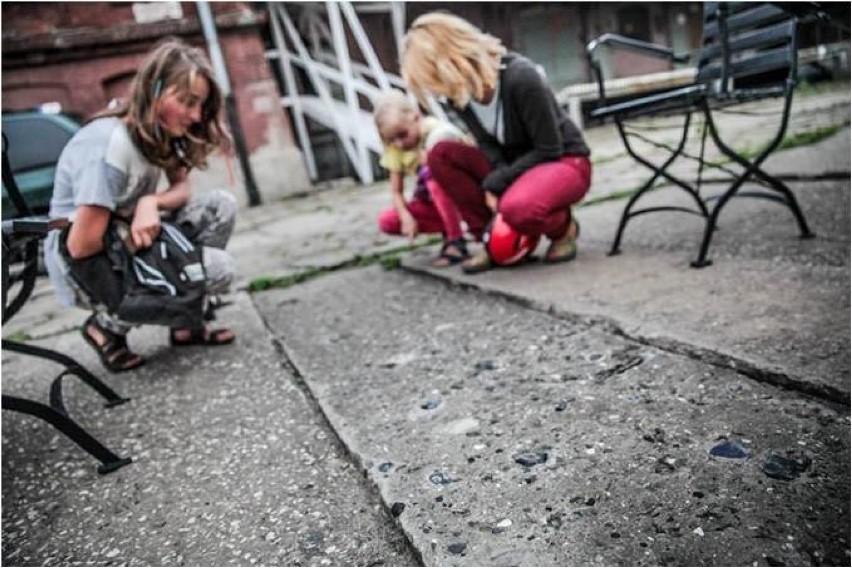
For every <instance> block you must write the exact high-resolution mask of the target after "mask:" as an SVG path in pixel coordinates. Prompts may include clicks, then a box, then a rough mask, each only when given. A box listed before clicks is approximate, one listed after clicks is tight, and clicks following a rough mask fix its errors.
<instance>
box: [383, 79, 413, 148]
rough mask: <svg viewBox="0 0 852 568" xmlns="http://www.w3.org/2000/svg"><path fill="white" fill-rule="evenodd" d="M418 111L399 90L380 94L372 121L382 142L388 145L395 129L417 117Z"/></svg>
mask: <svg viewBox="0 0 852 568" xmlns="http://www.w3.org/2000/svg"><path fill="white" fill-rule="evenodd" d="M418 112H419V109H418V108H417V105H415V104H414V103H413V102H411V100H409V98H408V97H406V96H405V94H404V93H403V92H402V91H400V90H399V89H391V90H389V91H385V92H384V93H382V94H381V95H380V96H379V97H378V98H377V99H376V103H375V106H374V108H373V120H374V121H375V122H376V129H377V130H378V131H379V137H380V138H381V139H382V142H383V143H385V144H389V143H390V140H391V138H392V137H393V134H394V129H395V128H397V127H398V126H399V125H400V123H402V122H403V121H408V120H410V119H412V118H413V117H414V116H416V115H417V113H418Z"/></svg>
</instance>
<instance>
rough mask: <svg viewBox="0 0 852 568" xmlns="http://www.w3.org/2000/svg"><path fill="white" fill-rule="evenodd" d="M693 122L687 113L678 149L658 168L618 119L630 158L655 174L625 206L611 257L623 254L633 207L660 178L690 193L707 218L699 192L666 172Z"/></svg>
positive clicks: (675, 157) (681, 148) (622, 138)
mask: <svg viewBox="0 0 852 568" xmlns="http://www.w3.org/2000/svg"><path fill="white" fill-rule="evenodd" d="M691 120H692V113H687V115H686V117H685V118H684V121H683V131H682V133H681V137H680V142H679V143H678V146H677V148H675V149H674V150H672V153H671V155H670V156H669V157H668V158H667V159H666V160H665V161H664V162H663V163H662V164H660V165H659V166H658V165H656V164H653V163H651V162H650V161H648V160H646V159H644V158H643V157H642V156H640V155H639V154H638V153H637V152H636V151H635V150H634V148H633V146H632V145H631V144H630V137H629V134H628V133H627V131H626V130H625V127H624V123H623V122H622V120H621V119H616V125H617V126H618V133H619V135H620V136H621V141H622V142H623V143H624V148H625V149H626V150H627V153H628V154H630V156H631V157H632V158H633V159H634V160H636V161H637V162H639V163H640V164H642V165H643V166H645V167H646V168H648V169H650V170H651V171H652V172H654V174H653V175H652V176H651V177H650V178H649V179H648V181H646V182H645V183H644V184H643V185H642V187H641V188H639V189H638V190H636V192H634V193H633V195H632V196H631V197H630V200H629V201H628V202H627V205H625V206H624V210H623V211H622V212H621V220H620V221H619V222H618V229H617V230H616V232H615V239H614V240H613V242H612V247H611V248H610V251H609V256H614V255H617V254H619V253H620V252H621V251H620V250H619V249H620V247H621V237H622V235H623V234H624V229H625V227H626V226H627V222H628V221H629V220H630V218H631V217H633V216H634V213H633V212H632V211H633V206H634V205H635V204H636V202H637V201H638V200H639V198H640V197H642V196H643V195H644V194H645V193H646V192H647V191H648V190H649V189H651V188H652V187H653V186H654V182H656V181H657V179H659V178H660V176H662V177H664V178H666V179H667V180H669V181H670V182H672V183H673V184H675V185H676V186H678V187H680V188H682V189H684V190H685V191H686V192H687V193H689V194H690V195H691V196H692V198H693V199H694V200H695V202H696V204H697V205H698V208H699V210H700V213H701V215H702V216H704V217H705V218H706V217H707V215H708V212H707V207H706V206H705V205H704V202H703V201H702V200H701V197H700V196H699V195H698V191H697V190H696V189H695V188H693V187H691V186H690V185H689V184H686V183H684V182H683V181H682V180H679V179H678V178H676V177H674V176H673V175H672V174H670V173H669V172H667V171H666V170H667V169H668V168H669V166H671V165H672V163H673V162H674V161H675V160H676V159H677V158H678V157H679V156H680V155H681V154H682V153H683V149H684V147H685V145H686V141H687V139H688V138H689V125H690V123H691Z"/></svg>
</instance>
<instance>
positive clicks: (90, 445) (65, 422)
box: [2, 394, 133, 474]
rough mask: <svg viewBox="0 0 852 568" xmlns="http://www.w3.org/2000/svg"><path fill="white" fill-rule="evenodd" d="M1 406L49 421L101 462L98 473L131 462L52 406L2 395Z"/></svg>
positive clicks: (112, 469) (110, 470)
mask: <svg viewBox="0 0 852 568" xmlns="http://www.w3.org/2000/svg"><path fill="white" fill-rule="evenodd" d="M2 401H3V403H2V406H3V408H4V409H7V410H14V411H16V412H22V413H24V414H30V415H32V416H35V417H37V418H41V419H42V420H44V421H46V422H48V423H50V424H51V425H52V426H53V427H55V428H56V429H57V430H59V431H60V432H62V433H63V434H65V435H66V436H68V437H69V438H71V440H72V441H73V442H74V443H76V444H77V445H78V446H80V447H81V448H82V449H83V450H85V451H86V452H88V453H89V454H90V455H91V456H92V457H94V458H95V459H97V460H98V461H100V462H101V465H100V466H99V467H98V473H100V474H106V473H110V472H112V471H115V470H117V469H119V468H122V467H124V466H125V465H127V464H129V463H131V462H132V461H133V460H132V459H131V458H122V457H119V456H118V455H116V454H115V453H113V452H112V451H111V450H110V449H109V448H107V447H106V446H104V445H103V444H101V443H100V442H99V441H98V440H97V439H95V438H94V437H93V436H92V435H91V434H89V433H88V432H86V431H85V430H84V429H83V428H82V427H80V425H79V424H77V423H76V422H74V420H72V419H71V418H70V417H68V415H67V414H64V413H62V412H60V411H59V410H57V409H55V408H52V407H50V406H48V405H46V404H42V403H40V402H35V401H32V400H27V399H23V398H18V397H15V396H9V395H5V394H4V395H3V396H2Z"/></svg>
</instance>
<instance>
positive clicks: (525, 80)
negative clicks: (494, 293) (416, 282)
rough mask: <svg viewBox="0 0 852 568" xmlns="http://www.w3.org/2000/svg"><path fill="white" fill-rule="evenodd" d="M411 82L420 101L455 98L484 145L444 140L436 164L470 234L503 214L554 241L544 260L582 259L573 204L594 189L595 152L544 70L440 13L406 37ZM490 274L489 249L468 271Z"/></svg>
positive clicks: (405, 66) (406, 72) (405, 65)
mask: <svg viewBox="0 0 852 568" xmlns="http://www.w3.org/2000/svg"><path fill="white" fill-rule="evenodd" d="M402 75H403V77H404V78H405V80H406V81H407V82H408V85H409V86H410V88H411V89H412V91H413V92H414V94H415V95H417V96H418V98H420V99H421V100H422V99H424V97H425V96H426V95H427V94H430V93H431V94H432V95H435V96H439V97H446V98H447V99H448V100H449V103H450V104H451V106H452V107H453V109H454V110H455V111H456V112H457V113H458V115H459V116H460V118H461V119H462V120H463V121H464V122H465V124H467V126H468V128H469V129H470V131H471V133H472V134H473V136H474V137H475V138H476V142H477V145H478V148H473V147H470V146H465V145H461V144H458V143H455V142H441V143H439V144H437V145H436V146H435V147H434V148H433V149H432V151H431V152H430V154H429V160H428V164H429V167H430V169H431V172H432V175H433V176H434V178H435V179H436V180H437V181H438V183H439V184H440V185H441V186H442V187H444V188H445V190H446V191H447V193H448V194H449V195H450V197H451V198H452V199H453V201H455V203H456V205H457V206H458V208H459V211H460V212H461V214H462V215H463V216H464V218H465V220H467V221H468V225H469V227H470V229H471V231H472V232H473V233H474V234H481V233H482V231H483V229H484V227H485V226H486V224H487V223H488V221H489V220H490V219H491V217H492V216H493V214H494V213H496V212H498V211H499V212H500V213H501V214H502V216H503V219H504V220H505V221H506V222H507V223H508V224H509V225H510V226H511V227H512V228H514V229H515V230H516V231H518V232H519V233H521V234H524V235H529V236H536V235H544V236H546V237H548V238H549V239H550V241H551V243H550V246H549V248H548V249H547V252H546V253H545V256H544V261H545V262H563V261H567V260H571V259H573V258H574V256H575V255H576V252H577V246H576V239H577V236H578V234H579V227H578V225H577V223H576V221H575V220H574V218H573V216H572V214H571V206H572V205H574V204H575V203H577V202H579V201H580V200H581V199H582V198H583V197H584V196H585V194H586V192H587V191H588V189H589V186H590V184H591V170H592V168H591V163H590V161H589V148H588V147H587V146H586V143H585V141H584V140H583V136H582V134H581V132H580V130H579V129H578V128H577V127H576V126H575V125H574V124H573V123H572V122H571V120H570V119H569V118H568V117H567V115H566V114H565V113H564V112H563V111H562V110H561V109H560V108H559V106H558V105H557V104H556V100H555V98H554V96H553V92H552V91H551V89H550V87H549V86H548V84H547V81H546V79H545V78H544V77H543V76H542V74H541V73H540V71H539V70H538V67H537V66H536V65H535V64H534V63H533V62H532V61H530V60H529V59H526V58H525V57H523V56H521V55H519V54H517V53H510V52H508V51H507V50H506V48H505V47H504V46H503V45H502V43H501V42H500V40H499V39H497V38H495V37H493V36H490V35H488V34H486V33H484V32H482V31H480V30H479V29H478V28H476V27H475V26H473V25H472V24H470V23H469V22H467V21H466V20H464V19H462V18H459V17H457V16H454V15H451V14H446V13H439V12H432V13H428V14H424V15H422V16H420V17H419V18H417V19H416V20H415V21H414V22H413V23H412V25H411V28H410V29H409V30H408V33H407V34H406V36H405V40H404V53H403V56H402ZM491 267H492V262H491V260H490V258H489V257H488V254H487V253H486V252H484V251H483V252H481V253H479V254H477V255H475V256H474V257H473V258H471V259H469V260H468V261H466V262H464V263H463V264H462V268H463V270H464V271H465V272H468V273H475V272H481V271H484V270H488V269H490V268H491Z"/></svg>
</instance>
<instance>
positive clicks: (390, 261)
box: [248, 237, 441, 293]
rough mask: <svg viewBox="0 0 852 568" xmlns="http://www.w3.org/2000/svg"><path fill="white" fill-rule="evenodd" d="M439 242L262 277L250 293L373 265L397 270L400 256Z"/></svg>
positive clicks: (433, 239)
mask: <svg viewBox="0 0 852 568" xmlns="http://www.w3.org/2000/svg"><path fill="white" fill-rule="evenodd" d="M439 242H441V238H440V237H429V238H428V239H426V241H425V242H423V243H421V244H419V245H416V246H413V247H411V246H402V247H397V248H394V249H391V250H388V251H384V252H378V253H372V254H367V255H361V254H356V255H355V256H353V257H352V258H350V259H347V260H344V261H343V262H340V263H338V264H335V265H332V266H317V267H314V268H309V269H307V270H304V271H302V272H297V273H295V274H288V275H287V276H279V277H271V276H261V277H258V278H255V279H254V280H252V281H251V282H249V285H248V291H249V292H250V293H253V292H263V291H264V290H272V289H280V288H289V287H290V286H293V285H295V284H301V283H303V282H307V281H309V280H313V279H314V278H319V277H320V276H322V275H324V274H328V273H330V272H336V271H338V270H346V269H348V268H363V267H365V266H370V265H373V264H379V265H381V267H382V268H384V269H385V270H395V269H397V268H399V267H400V265H401V264H402V260H401V259H400V254H402V253H404V252H408V251H411V250H415V249H419V248H423V247H427V246H432V245H434V244H436V243H439Z"/></svg>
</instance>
